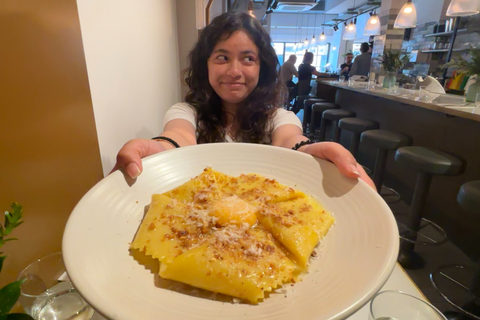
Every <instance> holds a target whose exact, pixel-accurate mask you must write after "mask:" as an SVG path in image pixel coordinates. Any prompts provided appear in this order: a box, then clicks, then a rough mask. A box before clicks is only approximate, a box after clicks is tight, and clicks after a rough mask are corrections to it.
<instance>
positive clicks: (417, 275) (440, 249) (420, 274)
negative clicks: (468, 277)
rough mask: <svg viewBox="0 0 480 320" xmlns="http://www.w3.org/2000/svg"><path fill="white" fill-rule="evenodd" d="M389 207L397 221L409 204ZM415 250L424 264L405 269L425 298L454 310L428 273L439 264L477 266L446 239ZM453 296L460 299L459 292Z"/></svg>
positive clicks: (433, 270) (406, 211) (445, 308)
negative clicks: (437, 243)
mask: <svg viewBox="0 0 480 320" xmlns="http://www.w3.org/2000/svg"><path fill="white" fill-rule="evenodd" d="M390 207H391V209H392V212H394V214H395V215H396V217H397V220H398V221H401V219H402V214H406V213H408V212H409V206H408V205H407V204H406V203H405V202H403V201H400V202H398V203H396V204H392V205H390ZM415 251H416V252H418V253H419V254H420V255H421V256H422V257H423V259H424V260H425V266H424V267H423V268H422V269H419V270H406V271H407V273H408V274H409V276H410V277H411V278H412V280H413V281H414V282H415V283H416V284H417V286H418V287H419V288H420V290H421V291H422V292H423V293H424V294H425V296H426V297H427V299H428V300H429V301H430V302H431V303H432V304H433V305H435V306H436V307H437V308H438V309H439V310H440V311H442V312H446V311H455V308H454V307H452V306H451V305H450V304H449V303H448V302H447V301H445V300H444V299H443V298H442V296H441V295H440V294H439V293H438V292H437V291H436V289H435V288H434V286H433V285H432V282H431V281H430V273H432V272H435V271H436V270H438V268H440V267H441V266H445V265H450V264H459V265H466V266H471V267H478V266H477V265H476V264H475V262H473V261H472V260H471V259H469V257H468V256H466V255H465V254H464V253H463V252H462V251H461V250H460V249H459V248H457V247H456V246H455V245H454V244H453V243H451V242H450V241H447V242H446V243H444V244H442V245H439V246H419V245H416V247H415ZM458 292H461V291H458ZM455 293H457V291H455ZM454 298H456V299H460V298H461V297H460V293H458V294H454Z"/></svg>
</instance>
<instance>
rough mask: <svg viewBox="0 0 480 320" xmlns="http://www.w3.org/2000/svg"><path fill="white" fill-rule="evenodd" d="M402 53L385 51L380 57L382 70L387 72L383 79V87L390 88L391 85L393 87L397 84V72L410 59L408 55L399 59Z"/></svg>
mask: <svg viewBox="0 0 480 320" xmlns="http://www.w3.org/2000/svg"><path fill="white" fill-rule="evenodd" d="M401 55H403V53H401V52H400V51H398V52H395V51H392V50H386V51H384V52H383V55H382V56H381V63H382V66H383V69H385V71H387V75H386V76H385V78H384V79H383V87H384V88H390V86H391V85H395V83H396V82H397V72H398V70H399V69H400V68H403V66H404V65H405V63H407V62H408V61H409V59H410V57H409V56H408V55H404V56H403V57H401Z"/></svg>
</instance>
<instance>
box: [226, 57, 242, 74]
mask: <svg viewBox="0 0 480 320" xmlns="http://www.w3.org/2000/svg"><path fill="white" fill-rule="evenodd" d="M241 67H242V64H241V63H240V62H239V61H237V60H233V61H232V62H230V64H229V65H228V70H227V75H229V76H231V77H238V76H240V75H241V74H242V70H241Z"/></svg>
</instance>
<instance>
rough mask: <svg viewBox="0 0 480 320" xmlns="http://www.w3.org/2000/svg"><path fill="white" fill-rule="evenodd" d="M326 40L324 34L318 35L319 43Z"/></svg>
mask: <svg viewBox="0 0 480 320" xmlns="http://www.w3.org/2000/svg"><path fill="white" fill-rule="evenodd" d="M326 39H327V37H326V36H325V32H324V31H322V34H321V35H320V41H322V42H323V41H325V40H326Z"/></svg>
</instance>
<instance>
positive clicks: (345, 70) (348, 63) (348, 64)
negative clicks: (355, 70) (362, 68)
mask: <svg viewBox="0 0 480 320" xmlns="http://www.w3.org/2000/svg"><path fill="white" fill-rule="evenodd" d="M352 60H353V53H351V52H349V53H347V55H346V56H345V63H343V64H342V65H340V69H342V70H341V71H340V75H342V76H345V80H348V74H349V73H350V70H351V69H352Z"/></svg>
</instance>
